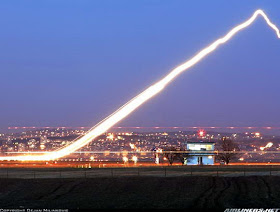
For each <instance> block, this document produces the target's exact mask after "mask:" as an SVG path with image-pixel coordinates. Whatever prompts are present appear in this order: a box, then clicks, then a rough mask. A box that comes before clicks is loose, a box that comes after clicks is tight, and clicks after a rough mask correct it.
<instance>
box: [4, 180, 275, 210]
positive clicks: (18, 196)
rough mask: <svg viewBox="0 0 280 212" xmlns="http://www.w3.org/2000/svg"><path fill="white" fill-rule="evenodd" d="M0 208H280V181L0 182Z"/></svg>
mask: <svg viewBox="0 0 280 212" xmlns="http://www.w3.org/2000/svg"><path fill="white" fill-rule="evenodd" d="M0 207H1V208H68V209H119V208H128V209H132V208H138V209H147V208H153V209H185V208H190V209H205V208H214V209H219V210H222V209H224V208H277V207H278V208H279V207H280V177H278V176H247V177H210V176H206V177H199V176H195V177H169V178H164V177H118V178H91V179H1V181H0Z"/></svg>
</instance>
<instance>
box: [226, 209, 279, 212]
mask: <svg viewBox="0 0 280 212" xmlns="http://www.w3.org/2000/svg"><path fill="white" fill-rule="evenodd" d="M278 211H279V212H280V208H268V209H264V208H227V209H226V210H225V211H224V212H278Z"/></svg>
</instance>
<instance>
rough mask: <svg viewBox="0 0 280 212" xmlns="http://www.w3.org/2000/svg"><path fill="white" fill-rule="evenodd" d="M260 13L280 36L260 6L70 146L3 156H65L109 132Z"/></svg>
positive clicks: (27, 158)
mask: <svg viewBox="0 0 280 212" xmlns="http://www.w3.org/2000/svg"><path fill="white" fill-rule="evenodd" d="M259 15H260V16H262V17H263V18H264V20H265V21H266V23H267V24H268V26H269V27H271V28H272V29H273V30H274V31H275V32H276V35H277V37H278V38H280V32H279V29H278V28H277V27H276V25H274V24H273V23H272V22H271V21H270V20H269V18H268V17H267V15H266V14H265V13H264V12H263V11H262V10H257V11H255V12H254V14H253V15H252V16H251V17H250V18H249V19H248V20H246V21H245V22H243V23H241V24H240V25H238V26H236V27H234V28H233V29H232V30H230V31H229V32H228V33H227V34H226V35H225V36H224V37H221V38H219V39H217V40H216V41H214V42H213V43H212V44H210V45H209V46H207V47H206V48H204V49H202V50H201V51H200V52H198V53H197V54H196V55H195V56H194V57H192V58H191V59H190V60H188V61H186V62H185V63H183V64H181V65H179V66H177V67H176V68H175V69H173V70H172V71H171V72H170V73H169V74H167V75H166V76H165V77H163V78H162V79H160V80H159V81H158V82H156V83H155V84H153V85H151V86H150V87H149V88H147V89H146V90H144V91H143V92H142V93H140V94H139V95H137V96H136V97H134V98H133V99H131V100H130V101H129V102H127V103H126V104H125V105H123V106H122V107H120V108H119V109H118V110H117V111H115V112H114V113H112V114H111V115H110V116H108V117H106V118H105V119H104V120H102V121H101V122H99V123H98V124H97V125H95V126H94V127H93V128H91V129H90V130H89V131H88V133H87V134H86V135H84V136H82V137H80V138H78V139H76V140H74V142H73V143H71V144H70V145H68V146H66V147H64V148H62V149H60V150H56V151H53V152H48V153H45V154H40V155H19V156H3V157H0V160H21V161H40V160H55V159H58V158H61V157H64V156H66V155H69V154H71V153H72V152H75V151H76V150H78V149H80V148H81V147H83V146H85V145H87V144H88V143H90V142H91V141H92V140H93V139H94V138H96V137H97V136H99V135H101V134H103V133H105V132H106V131H107V130H108V129H110V128H111V127H113V126H114V125H115V124H117V123H118V122H119V121H121V120H123V119H124V118H125V117H127V116H128V115H129V114H131V113H132V112H133V111H134V110H136V109H137V108H138V107H140V106H141V105H142V104H144V103H145V102H146V101H148V100H149V99H151V98H152V97H153V96H155V95H156V94H158V93H159V92H160V91H162V90H163V89H164V88H165V87H166V86H167V85H168V84H169V83H170V82H171V81H172V80H174V79H175V78H176V77H177V76H178V75H179V74H181V73H182V72H184V71H186V70H188V69H189V68H190V67H192V66H193V65H195V64H197V63H198V62H199V61H200V60H202V59H203V58H204V57H205V56H207V55H208V54H209V53H211V52H213V51H214V50H215V49H216V48H217V47H219V46H220V45H221V44H223V43H225V42H227V41H229V40H230V39H231V38H232V37H233V36H234V35H235V34H236V33H238V32H239V31H241V30H243V29H244V28H246V27H248V26H249V25H251V24H252V23H253V22H254V21H255V20H256V18H257V17H258V16H259Z"/></svg>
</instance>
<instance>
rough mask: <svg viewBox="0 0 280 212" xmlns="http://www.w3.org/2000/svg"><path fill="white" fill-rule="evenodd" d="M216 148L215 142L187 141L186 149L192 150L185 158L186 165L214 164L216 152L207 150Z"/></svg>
mask: <svg viewBox="0 0 280 212" xmlns="http://www.w3.org/2000/svg"><path fill="white" fill-rule="evenodd" d="M214 149H215V142H206V141H199V142H187V144H186V150H188V151H190V153H188V156H187V157H186V158H185V165H214V162H215V153H209V152H207V151H214ZM192 151H193V153H192ZM197 151H199V152H197ZM204 151H205V153H204Z"/></svg>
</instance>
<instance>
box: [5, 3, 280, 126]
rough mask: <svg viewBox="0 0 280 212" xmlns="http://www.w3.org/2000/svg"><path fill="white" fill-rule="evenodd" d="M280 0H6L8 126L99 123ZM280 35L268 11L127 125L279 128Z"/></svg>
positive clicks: (277, 16) (275, 13)
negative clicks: (279, 36)
mask: <svg viewBox="0 0 280 212" xmlns="http://www.w3.org/2000/svg"><path fill="white" fill-rule="evenodd" d="M259 8H261V9H263V10H264V11H265V12H266V13H267V15H268V16H269V17H270V19H271V20H272V21H273V22H274V23H275V24H276V25H278V26H280V13H279V12H280V3H279V2H277V1H241V0H240V1H236V0H235V1H183V0H172V1H171V0H169V1H167V0H157V1H156V0H141V1H140V0H135V1H129V0H127V1H125V0H118V1H115V0H111V1H109V0H105V1H101V0H100V1H95V0H94V1H92V0H89V1H87V0H83V1H71V0H59V1H54V0H53V1H35V0H34V1H30V0H29V1H25V0H22V1H1V2H0V25H1V33H0V47H1V48H0V71H1V76H2V77H1V83H0V94H1V104H0V117H1V119H0V127H1V128H2V129H5V128H7V127H8V126H15V125H16V126H48V125H50V126H92V125H94V124H96V123H97V122H99V121H100V120H101V119H103V118H105V117H106V116H107V115H109V114H110V113H112V112H114V110H116V109H117V108H118V107H120V106H121V105H122V104H124V103H125V102H126V101H128V100H130V98H132V97H134V96H135V95H136V94H138V93H139V92H141V91H143V90H144V89H145V88H146V87H148V86H149V85H151V84H152V83H153V82H155V81H157V80H158V79H160V78H161V77H162V76H164V75H165V74H166V73H168V72H169V71H170V70H171V69H172V68H174V67H176V66H177V65H179V64H181V63H182V62H184V61H186V60H187V59H189V58H190V57H192V56H193V55H194V54H195V53H196V52H198V51H199V50H200V49H202V48H203V47H205V46H206V45H208V44H210V43H211V42H213V41H214V40H216V39H217V38H218V37H220V36H222V35H224V34H225V33H226V32H227V31H229V30H230V29H231V28H232V27H233V26H235V25H237V24H239V23H240V22H242V21H244V20H245V19H247V18H249V17H250V16H251V15H252V13H253V12H254V11H255V10H256V9H259ZM279 55H280V40H279V39H277V38H276V35H275V34H274V32H273V31H272V30H271V29H270V28H268V27H267V25H266V24H265V22H264V21H263V20H262V19H261V18H260V19H258V20H257V22H255V23H254V24H253V25H252V26H250V27H249V28H248V29H246V30H245V31H242V32H241V33H240V34H238V35H237V36H236V37H235V38H234V39H233V40H231V41H230V42H229V43H227V44H226V45H224V46H222V47H221V48H219V49H218V50H217V51H216V52H214V54H211V55H209V56H208V57H206V58H205V59H204V60H203V61H202V62H201V63H199V64H197V65H196V66H194V67H193V68H191V70H190V71H189V72H186V73H184V74H182V75H181V76H180V77H179V78H177V79H176V80H175V81H174V82H173V83H172V84H171V85H170V86H168V87H167V89H166V90H164V91H163V92H162V93H161V94H160V95H158V96H156V97H155V98H153V99H152V100H150V101H149V102H148V103H147V104H145V105H144V106H143V107H141V108H140V109H139V110H137V111H136V112H135V113H134V114H132V115H131V116H129V117H128V118H127V119H126V120H124V121H123V122H121V123H120V124H119V126H194V125H195V126H209V125H211V126H280V120H279V109H278V108H279V106H280V99H279V94H278V92H279V90H280V83H279V79H280V65H279Z"/></svg>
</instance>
